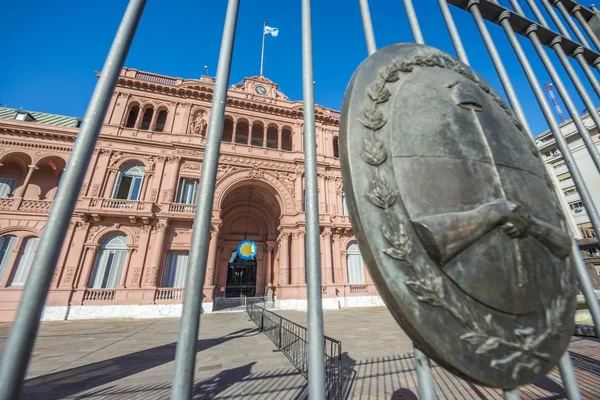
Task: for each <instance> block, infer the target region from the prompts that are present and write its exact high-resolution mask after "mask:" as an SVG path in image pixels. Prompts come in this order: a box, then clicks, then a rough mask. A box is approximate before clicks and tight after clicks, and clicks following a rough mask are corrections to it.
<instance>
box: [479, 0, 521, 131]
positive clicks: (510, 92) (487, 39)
mask: <svg viewBox="0 0 600 400" xmlns="http://www.w3.org/2000/svg"><path fill="white" fill-rule="evenodd" d="M469 11H470V12H471V14H472V15H473V19H474V20H475V24H476V25H477V28H478V29H479V32H480V33H481V37H482V38H483V42H484V43H485V47H486V48H487V50H488V53H489V54H490V58H491V59H492V63H493V64H494V68H495V69H496V73H497V74H498V77H499V78H500V82H501V83H502V87H503V88H504V92H505V93H506V97H507V98H508V102H509V103H510V106H511V107H512V109H513V111H514V112H515V114H516V115H517V118H519V120H520V121H521V124H522V125H523V127H524V128H525V130H526V131H527V132H528V133H529V134H530V135H531V128H530V127H529V123H528V122H527V118H526V117H525V113H524V112H523V108H522V107H521V103H520V102H519V99H518V97H517V94H516V93H515V89H514V87H513V85H512V83H511V81H510V78H509V77H508V73H507V72H506V68H505V67H504V63H503V62H502V58H501V57H500V54H499V53H498V50H497V48H496V45H495V44H494V40H493V39H492V36H491V35H490V32H489V31H488V29H487V27H486V25H485V21H484V20H483V17H482V16H481V12H480V11H479V6H478V5H477V2H472V3H471V7H470V8H469Z"/></svg>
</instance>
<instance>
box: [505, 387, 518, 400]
mask: <svg viewBox="0 0 600 400" xmlns="http://www.w3.org/2000/svg"><path fill="white" fill-rule="evenodd" d="M520 398H521V396H519V389H512V390H505V391H504V400H519V399H520Z"/></svg>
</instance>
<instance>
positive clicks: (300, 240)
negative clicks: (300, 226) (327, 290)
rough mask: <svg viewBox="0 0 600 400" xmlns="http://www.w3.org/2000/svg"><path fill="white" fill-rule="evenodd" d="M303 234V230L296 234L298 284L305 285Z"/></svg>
mask: <svg viewBox="0 0 600 400" xmlns="http://www.w3.org/2000/svg"><path fill="white" fill-rule="evenodd" d="M305 237H306V236H305V234H304V231H303V230H300V231H299V232H298V283H300V284H305V283H306V261H305V260H306V257H305V255H306V252H305V242H304V241H305Z"/></svg>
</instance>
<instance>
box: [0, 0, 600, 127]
mask: <svg viewBox="0 0 600 400" xmlns="http://www.w3.org/2000/svg"><path fill="white" fill-rule="evenodd" d="M501 2H502V3H503V4H507V3H508V1H505V0H504V1H501ZM226 3H227V2H226V0H211V1H197V0H171V1H159V0H149V1H148V5H147V6H146V10H145V12H144V15H143V17H142V22H141V23H140V26H139V29H138V32H137V35H136V38H135V40H134V42H133V45H132V48H131V50H130V53H129V56H128V58H127V61H126V63H125V65H126V66H127V67H130V68H137V69H139V70H142V71H150V72H155V73H159V74H164V75H170V76H175V77H181V78H194V77H198V76H199V75H201V74H204V68H203V67H204V65H207V66H208V67H209V73H210V74H211V75H214V73H215V71H216V63H217V58H218V51H219V46H220V41H221V34H222V29H223V21H224V17H225V8H226ZM414 3H415V6H416V9H417V14H418V15H419V17H420V20H421V23H422V28H423V31H424V35H425V40H426V42H427V44H430V45H433V46H436V47H439V48H441V49H442V50H445V51H447V52H449V53H451V54H454V50H453V48H452V46H451V42H450V39H449V36H448V34H447V31H446V27H445V25H444V22H443V20H442V17H441V15H440V12H439V8H438V2H437V0H416V1H414ZM521 3H522V4H525V2H521ZM582 3H583V4H584V5H587V6H589V5H590V3H591V1H590V0H584V1H582ZM126 4H127V2H126V1H124V0H107V1H103V2H100V1H80V0H78V1H75V0H60V1H47V0H31V1H29V2H27V7H26V8H23V5H22V4H20V2H17V1H8V2H5V4H3V6H2V20H3V32H4V35H3V36H4V38H3V39H4V40H3V51H2V62H1V63H0V103H2V104H3V105H8V106H9V107H15V108H19V107H23V108H24V109H28V110H33V111H43V112H50V113H57V114H64V115H72V116H83V114H84V113H85V109H86V106H87V102H88V100H89V98H90V95H91V93H92V91H93V88H94V85H95V83H96V76H95V74H94V72H95V71H99V70H101V68H102V64H103V62H104V57H105V56H106V53H107V51H108V48H109V47H110V44H111V42H112V39H113V36H114V33H115V31H116V29H117V26H118V24H119V22H120V19H121V17H122V14H123V11H124V9H125V6H126ZM452 11H453V15H454V17H455V20H456V23H457V25H458V26H459V27H460V28H459V30H460V32H461V36H462V38H463V41H464V44H465V47H466V49H467V52H468V55H469V58H470V59H471V64H472V66H473V67H474V68H475V69H476V70H477V71H478V72H479V73H480V74H482V75H483V76H484V78H486V79H487V80H488V81H489V82H490V84H492V85H493V86H494V87H495V88H497V89H498V90H499V91H500V92H501V93H503V92H502V90H501V86H500V84H499V81H498V79H497V78H496V75H495V72H494V69H493V65H492V64H491V61H490V60H489V57H488V55H487V52H486V49H485V47H484V45H483V42H482V40H481V38H480V37H479V34H478V33H477V29H476V27H475V25H474V23H473V19H472V18H471V16H470V14H468V13H467V12H464V11H462V10H458V9H455V8H454V7H452ZM371 13H372V17H373V22H374V25H375V34H376V39H377V45H378V46H379V47H382V46H385V45H387V44H391V43H395V42H408V41H412V35H411V33H410V29H409V26H408V22H407V19H406V15H405V13H404V9H403V5H402V1H400V0H375V1H373V0H372V1H371ZM428 14H429V15H428ZM263 21H266V22H267V23H268V25H270V26H273V27H277V28H279V37H278V38H276V39H275V38H271V37H267V39H266V56H265V71H264V72H265V76H266V77H268V78H270V79H272V80H274V81H275V82H277V83H279V85H280V89H281V90H282V91H283V92H284V93H286V94H287V95H288V96H289V97H290V98H291V99H298V100H299V99H301V97H302V71H301V41H300V40H301V27H300V1H299V0H295V1H292V0H283V1H282V0H279V1H276V0H242V1H241V7H240V14H239V24H238V29H237V36H236V43H235V50H234V59H233V67H232V71H231V79H230V83H237V82H239V81H241V80H242V79H243V77H244V76H252V75H258V72H259V66H260V46H261V37H262V36H261V34H262V25H263ZM488 26H489V29H490V30H491V32H492V35H493V37H494V38H495V39H496V41H497V44H498V47H499V49H500V52H501V54H502V55H503V56H504V59H505V63H506V67H507V69H508V71H509V73H510V76H511V78H512V80H513V83H514V84H515V86H516V88H517V91H518V94H519V95H520V97H521V101H522V103H523V106H524V108H525V110H526V113H527V115H528V117H529V119H530V123H531V125H532V128H533V130H534V132H535V133H539V132H540V131H543V130H545V129H546V124H545V121H544V119H543V116H542V115H541V113H540V112H539V108H538V106H537V103H536V100H535V98H534V96H533V94H532V92H531V90H530V89H529V86H528V84H527V81H526V79H525V77H524V75H523V73H522V71H521V69H520V66H519V64H518V62H517V60H516V58H515V56H514V55H513V53H512V50H511V48H510V46H509V45H508V42H507V40H506V38H505V36H504V34H503V31H502V30H501V29H500V28H499V27H497V26H494V25H493V24H488ZM313 33H314V59H315V81H316V86H315V97H316V99H315V100H316V102H317V103H318V104H321V105H324V106H327V107H331V108H334V109H338V110H339V109H340V108H341V103H342V99H343V96H344V92H345V89H346V85H347V83H348V81H349V79H350V77H351V75H352V73H353V72H354V70H355V69H356V67H357V66H358V65H359V64H360V62H361V61H362V60H363V59H364V58H365V57H366V55H367V53H366V47H365V40H364V35H363V30H362V25H361V19H360V11H359V7H358V1H357V0H327V1H313ZM522 43H523V44H524V45H525V48H526V49H527V51H528V54H530V59H531V61H532V63H533V65H534V68H535V69H536V71H537V72H538V74H539V76H540V79H541V81H549V78H548V77H547V75H546V72H545V70H544V68H543V66H542V64H541V63H540V62H539V60H538V58H537V57H536V56H535V54H534V52H533V48H532V46H531V45H530V44H529V43H528V41H526V40H522ZM548 53H549V54H550V55H551V57H552V59H553V60H555V61H557V59H556V56H555V55H554V53H553V52H552V51H548ZM576 69H579V68H578V67H576ZM559 70H560V72H561V75H562V76H563V79H564V81H565V83H568V84H569V85H568V87H569V88H571V85H570V82H569V81H568V77H567V76H566V74H565V73H564V72H563V71H562V68H559ZM581 76H582V79H583V81H584V83H585V84H586V87H588V88H589V87H590V85H589V83H588V82H587V80H585V78H583V75H582V74H581ZM573 93H574V91H573ZM574 98H575V99H576V105H577V109H578V110H580V111H581V110H583V109H584V105H583V103H582V102H581V101H580V100H579V99H578V98H577V96H574ZM597 100H598V99H597V97H596V96H594V101H597ZM563 110H564V112H565V113H566V109H565V108H564V106H563Z"/></svg>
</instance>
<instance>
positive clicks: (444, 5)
mask: <svg viewBox="0 0 600 400" xmlns="http://www.w3.org/2000/svg"><path fill="white" fill-rule="evenodd" d="M438 3H439V5H440V10H441V11H442V15H443V17H444V21H445V22H446V27H447V28H448V33H450V38H451V39H452V44H453V45H454V50H455V51H456V55H457V56H458V59H459V60H460V61H462V62H463V63H465V64H466V65H471V63H470V62H469V58H468V57H467V52H466V51H465V47H464V46H463V43H462V40H460V35H459V34H458V29H456V24H455V23H454V18H452V13H451V12H450V8H449V7H448V2H447V1H446V0H438Z"/></svg>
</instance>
